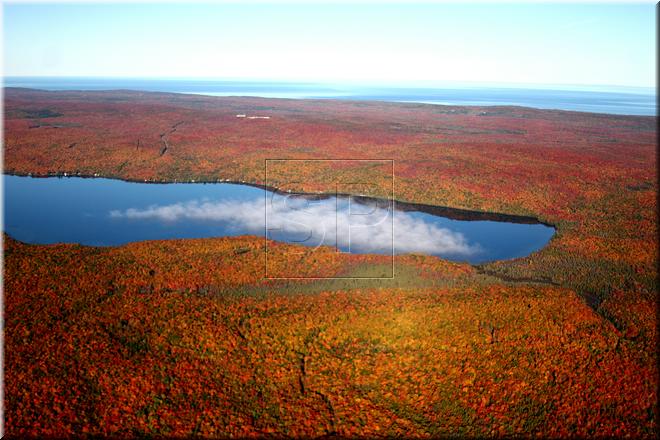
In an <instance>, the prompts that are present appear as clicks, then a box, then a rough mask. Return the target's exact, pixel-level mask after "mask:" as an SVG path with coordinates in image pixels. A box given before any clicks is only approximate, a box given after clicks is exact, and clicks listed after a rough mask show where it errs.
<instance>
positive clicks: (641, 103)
mask: <svg viewBox="0 0 660 440" xmlns="http://www.w3.org/2000/svg"><path fill="white" fill-rule="evenodd" d="M4 86H5V87H27V88H34V89H42V90H118V89H123V90H142V91H150V92H173V93H192V94H200V95H211V96H260V97H265V98H291V99H348V100H368V101H388V102H419V103H427V104H445V105H478V106H488V105H518V106H524V107H534V108H542V109H557V110H573V111H582V112H596V113H612V114H622V115H650V116H653V115H655V113H656V101H655V89H653V88H645V87H615V86H567V85H529V84H517V85H516V84H479V83H461V82H438V83H432V84H428V83H424V82H422V83H400V84H373V83H348V82H342V83H319V82H292V81H289V82H287V81H226V80H213V79H209V80H204V79H182V78H178V79H162V78H82V77H5V78H4Z"/></svg>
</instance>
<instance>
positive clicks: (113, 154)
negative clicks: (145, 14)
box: [4, 89, 658, 437]
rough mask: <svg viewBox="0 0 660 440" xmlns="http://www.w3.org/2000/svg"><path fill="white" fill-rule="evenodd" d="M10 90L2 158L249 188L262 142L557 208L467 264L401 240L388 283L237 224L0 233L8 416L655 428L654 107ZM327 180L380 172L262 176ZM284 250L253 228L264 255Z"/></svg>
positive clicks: (471, 193)
mask: <svg viewBox="0 0 660 440" xmlns="http://www.w3.org/2000/svg"><path fill="white" fill-rule="evenodd" d="M5 100H6V102H5V121H4V122H5V172H10V173H17V174H28V173H31V174H33V175H58V174H63V173H65V172H66V173H67V174H69V173H72V174H74V175H76V174H78V173H80V174H81V175H88V176H94V175H99V176H105V177H115V178H122V179H129V180H140V181H144V180H148V181H174V180H177V181H190V180H193V179H194V180H196V181H217V180H219V179H230V180H232V181H241V180H244V181H246V182H251V183H256V184H263V183H265V182H264V179H265V176H264V159H269V158H271V159H272V158H298V159H314V158H336V159H388V160H390V159H391V160H393V161H394V176H395V186H394V191H395V198H397V199H399V200H404V201H410V202H417V203H427V204H433V205H440V206H449V207H454V208H464V209H473V210H479V211H487V212H498V213H505V214H519V215H530V216H534V217H537V218H539V219H540V220H542V221H544V222H547V223H550V224H553V225H555V226H556V227H557V234H556V235H555V237H554V238H553V239H552V241H551V242H550V243H549V244H548V246H547V247H546V248H544V249H542V250H541V251H539V252H536V253H534V254H532V255H530V256H529V257H526V258H521V259H516V260H507V261H500V262H496V263H491V264H487V265H483V266H478V267H475V266H470V265H466V264H457V263H450V262H447V261H443V260H441V259H439V258H435V257H428V256H421V255H404V256H398V257H396V258H395V278H394V279H392V280H368V279H367V280H359V279H348V280H347V279H339V280H299V281H286V280H268V279H264V277H263V261H264V260H263V252H264V242H263V239H258V238H256V237H236V238H225V239H201V240H172V241H156V242H141V243H133V244H129V245H126V246H121V247H116V248H93V247H83V246H77V245H53V246H41V245H26V244H22V243H19V242H16V241H15V240H13V239H11V237H8V236H5V238H4V252H5V254H4V258H5V260H4V261H5V262H4V270H5V273H4V297H5V417H6V422H5V432H6V433H7V434H9V435H15V436H18V435H26V434H31V435H51V436H62V435H67V434H71V433H74V434H86V433H89V434H105V435H109V434H118V435H175V436H189V435H195V434H199V435H204V436H210V435H237V436H244V435H267V434H276V435H295V436H316V435H328V434H338V435H347V436H351V435H365V436H373V435H405V436H432V435H450V434H459V435H510V434H525V435H527V434H531V435H542V436H569V435H581V436H589V435H633V436H646V437H652V436H655V434H657V426H656V424H657V413H656V411H657V394H656V391H657V385H658V380H657V377H658V371H657V358H656V344H657V330H656V328H657V320H656V305H657V303H656V301H657V224H658V222H657V218H656V209H657V177H656V172H657V170H656V149H655V142H656V136H657V134H656V118H655V117H631V116H614V115H599V114H588V113H572V112H562V111H544V110H534V109H526V108H518V107H488V108H485V107H484V108H479V107H446V106H433V105H423V104H387V103H375V102H341V101H294V100H276V99H262V98H211V97H202V96H192V95H189V96H184V95H174V94H164V93H137V92H85V93H83V92H37V91H30V90H20V89H7V90H6V92H5ZM245 113H247V114H249V115H263V116H270V119H255V120H245V119H243V118H236V114H245ZM163 138H165V141H166V142H165V141H164V140H163ZM164 146H166V147H167V149H166V151H164V152H163V149H164ZM269 173H270V171H269ZM388 173H389V174H388ZM337 176H342V178H350V177H354V178H360V179H366V180H368V181H370V182H375V183H378V184H380V185H381V187H382V188H385V187H386V183H387V182H389V181H388V179H389V178H390V177H391V168H390V169H387V167H385V166H383V167H378V166H376V167H374V166H373V165H372V166H369V167H366V166H361V165H359V164H356V163H353V164H348V165H346V166H345V167H342V168H340V169H336V168H334V169H333V168H332V167H324V165H323V164H319V163H316V164H313V163H312V162H309V163H308V165H306V166H303V167H297V168H296V169H295V172H294V171H292V170H291V169H280V170H275V172H274V174H273V175H272V176H271V177H272V179H273V181H274V183H275V184H276V185H278V186H281V185H285V184H287V182H291V181H294V180H295V181H296V182H298V183H297V184H296V186H295V187H294V188H293V189H296V190H306V191H315V190H318V189H319V186H318V185H319V184H320V183H319V182H322V181H328V180H332V179H335V178H337ZM388 176H390V177H388ZM298 250H299V249H296V248H295V247H293V246H290V245H281V244H279V245H276V244H273V245H272V246H269V252H271V253H270V254H269V258H271V260H270V261H272V262H273V268H274V269H275V270H277V269H278V268H287V267H290V265H291V264H292V262H294V260H295V258H299V257H295V256H294V251H295V252H297V251H298ZM308 257H309V259H308V260H307V261H308V264H305V265H302V266H300V267H301V270H302V271H303V273H301V275H312V276H351V275H352V276H373V275H379V274H381V273H383V272H384V271H385V270H389V266H388V264H389V259H387V258H385V257H382V256H368V255H345V254H341V255H337V254H334V253H332V252H331V251H330V250H328V249H321V250H319V251H318V252H316V253H314V255H308Z"/></svg>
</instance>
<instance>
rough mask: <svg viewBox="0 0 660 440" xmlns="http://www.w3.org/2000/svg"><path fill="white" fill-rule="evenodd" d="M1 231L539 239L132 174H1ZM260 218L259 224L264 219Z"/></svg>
mask: <svg viewBox="0 0 660 440" xmlns="http://www.w3.org/2000/svg"><path fill="white" fill-rule="evenodd" d="M4 184H5V231H6V232H8V233H9V234H10V235H12V236H13V237H15V238H17V239H19V240H22V241H26V242H30V243H55V242H75V243H82V244H88V245H100V246H107V245H118V244H124V243H127V242H131V241H140V240H148V239H167V238H194V237H211V236H231V235H245V234H250V235H262V236H263V234H264V233H265V231H266V228H267V232H268V237H269V238H271V239H274V240H278V241H287V242H294V243H300V244H304V245H306V246H321V245H327V246H333V247H336V248H337V249H338V250H340V251H343V252H352V253H380V254H390V253H394V254H400V253H413V252H414V253H426V254H432V255H438V256H442V257H445V258H448V259H451V260H457V261H469V262H471V263H479V262H483V261H490V260H498V259H507V258H515V257H520V256H524V255H528V254H529V253H531V252H533V251H535V250H537V249H539V248H541V247H543V246H544V245H545V244H546V243H547V241H548V240H549V239H550V238H551V237H552V234H553V233H554V230H553V229H552V228H550V227H547V226H544V225H541V224H534V225H530V224H515V223H506V222H494V221H460V220H451V219H448V218H445V217H439V216H434V215H430V214H426V213H422V212H416V211H408V212H403V211H399V210H394V211H393V210H392V206H391V203H390V202H388V201H377V202H374V201H372V202H369V203H366V202H361V201H357V200H356V199H353V198H346V197H339V198H336V197H331V198H325V199H316V198H313V197H307V198H300V197H291V196H290V195H280V194H274V193H272V192H269V191H264V190H261V189H258V188H254V187H250V186H245V185H235V184H226V183H223V184H206V185H204V184H162V185H161V184H158V185H157V184H140V183H129V182H122V181H117V180H109V179H82V178H63V179H60V178H48V179H36V178H29V177H17V176H4ZM266 221H267V224H266Z"/></svg>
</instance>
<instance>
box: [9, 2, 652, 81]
mask: <svg viewBox="0 0 660 440" xmlns="http://www.w3.org/2000/svg"><path fill="white" fill-rule="evenodd" d="M654 8H655V7H654V5H653V4H652V3H648V2H647V3H642V4H629V3H626V4H612V3H606V4H572V3H536V4H520V3H514V4H475V3H469V4H447V3H424V4H415V5H408V4H403V3H401V4H392V3H384V4H374V3H371V4H369V3H365V4H361V5H355V4H347V3H335V4H312V5H306V4H304V3H294V4H281V3H269V4H254V3H249V4H237V3H230V4H187V5H181V4H172V3H163V4H141V5H132V4H128V3H115V4H52V3H49V4H19V3H16V4H13V3H5V4H4V7H3V74H4V76H102V77H163V78H165V77H167V78H218V79H250V80H253V79H268V80H291V81H301V80H304V81H376V82H387V83H406V82H416V81H430V82H442V81H461V82H480V83H517V84H521V83H522V84H583V85H620V86H638V87H654V86H655V9H654Z"/></svg>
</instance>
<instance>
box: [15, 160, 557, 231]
mask: <svg viewBox="0 0 660 440" xmlns="http://www.w3.org/2000/svg"><path fill="white" fill-rule="evenodd" d="M2 174H3V175H6V176H16V177H31V178H34V179H48V178H67V179H68V178H79V179H110V180H119V181H122V182H127V183H144V184H155V185H170V184H192V185H197V184H201V185H207V184H208V185H213V184H223V183H227V184H231V185H245V186H251V187H253V188H259V189H262V190H264V191H270V192H273V193H279V194H294V195H296V196H300V197H301V198H304V197H310V196H311V197H317V198H319V199H321V200H324V199H328V198H330V197H353V198H355V199H356V200H358V201H361V202H366V203H372V202H373V203H378V202H380V201H384V200H386V199H381V198H376V197H368V196H359V195H355V194H348V193H336V194H327V193H305V192H300V193H286V192H283V191H281V190H280V189H279V188H277V187H275V186H270V185H264V184H261V183H253V182H245V181H232V180H228V179H216V180H215V181H212V180H195V179H189V180H187V181H182V182H178V181H170V180H168V181H163V180H159V181H156V180H148V179H131V178H123V177H115V176H104V175H101V174H99V173H95V174H82V173H69V172H68V171H58V172H48V173H47V174H40V173H25V172H17V171H11V172H9V171H6V170H3V173H2ZM387 201H388V202H390V200H387ZM391 201H392V202H393V206H394V209H395V210H400V211H403V212H410V211H418V212H423V213H425V214H430V215H434V216H438V217H445V218H448V219H451V220H461V221H494V222H505V223H516V224H525V225H537V224H540V225H544V226H547V227H550V228H553V229H554V231H555V232H556V231H557V226H556V225H553V224H552V223H548V222H545V221H542V220H540V219H539V218H537V217H534V216H529V215H517V214H506V213H498V212H487V211H476V210H470V209H464V208H452V207H450V206H440V205H429V204H425V203H415V202H406V201H402V200H397V199H392V200H391Z"/></svg>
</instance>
